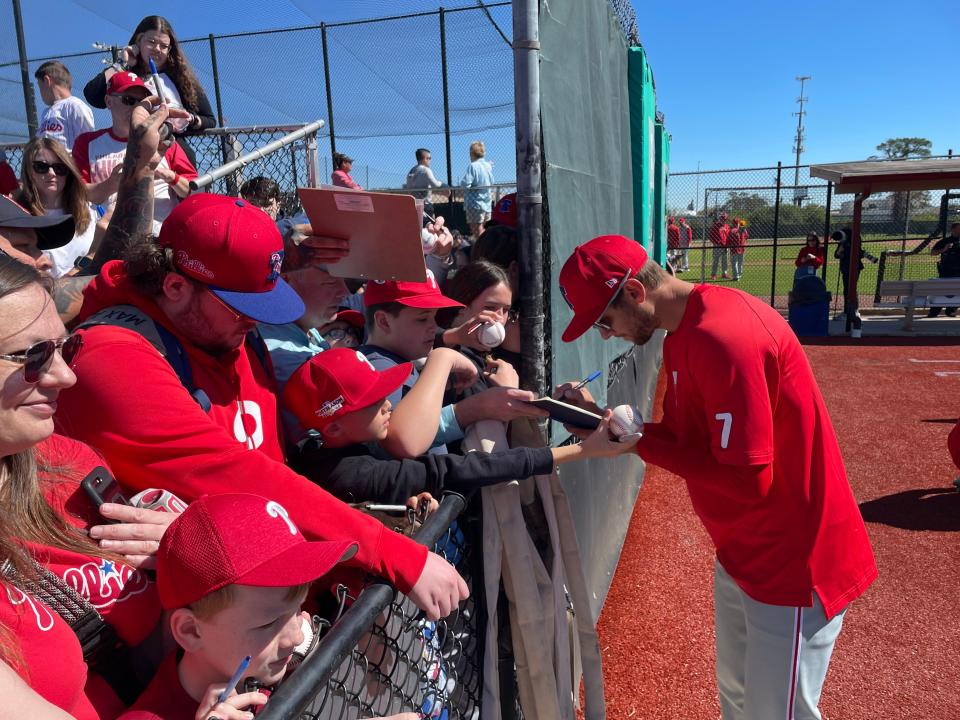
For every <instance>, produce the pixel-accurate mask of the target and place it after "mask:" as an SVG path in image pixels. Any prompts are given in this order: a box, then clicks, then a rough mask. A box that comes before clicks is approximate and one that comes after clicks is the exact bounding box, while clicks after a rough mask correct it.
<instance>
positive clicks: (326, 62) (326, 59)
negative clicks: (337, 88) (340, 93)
mask: <svg viewBox="0 0 960 720" xmlns="http://www.w3.org/2000/svg"><path fill="white" fill-rule="evenodd" d="M320 38H321V40H322V41H323V82H324V84H325V85H326V86H327V127H328V128H330V157H333V156H334V155H335V154H336V152H337V138H336V136H335V135H334V134H333V91H332V90H331V89H330V55H329V53H328V51H327V24H326V23H320Z"/></svg>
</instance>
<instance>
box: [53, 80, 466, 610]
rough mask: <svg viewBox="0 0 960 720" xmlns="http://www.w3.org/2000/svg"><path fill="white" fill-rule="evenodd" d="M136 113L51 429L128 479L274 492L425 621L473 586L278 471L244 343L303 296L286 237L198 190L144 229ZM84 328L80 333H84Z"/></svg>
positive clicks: (150, 119) (145, 123) (145, 173)
mask: <svg viewBox="0 0 960 720" xmlns="http://www.w3.org/2000/svg"><path fill="white" fill-rule="evenodd" d="M155 101H156V98H147V99H145V100H143V101H142V102H141V104H140V105H138V106H137V107H136V108H135V109H134V111H133V117H132V127H131V132H130V135H129V138H130V140H129V144H128V148H127V153H126V156H125V160H124V169H123V180H122V182H121V187H120V191H119V197H118V201H117V209H116V211H115V214H114V217H113V220H112V230H110V231H108V237H107V238H105V242H108V241H109V242H108V244H112V245H113V246H115V247H119V246H121V245H126V250H125V251H124V254H123V257H124V259H123V260H112V261H110V262H107V263H105V264H104V265H103V267H102V269H101V270H100V273H99V275H97V276H96V277H95V278H94V279H93V280H92V281H91V282H90V283H89V285H88V286H87V287H86V289H85V290H84V301H83V306H82V308H81V311H80V316H79V318H80V320H81V323H82V325H81V329H79V330H78V332H79V333H80V334H82V335H83V342H84V354H85V359H84V360H83V361H82V362H80V363H78V364H77V366H76V371H77V373H78V376H79V377H80V380H79V382H78V383H77V384H76V385H75V386H74V387H73V388H71V390H70V392H69V393H63V394H61V396H60V401H59V410H58V412H57V423H58V427H59V430H60V431H61V432H62V433H64V434H66V435H69V436H71V437H74V438H77V439H80V440H83V441H84V442H86V443H88V444H90V445H92V446H94V447H95V448H96V449H97V450H99V451H100V453H101V454H103V456H104V457H105V458H106V460H107V462H109V464H110V466H111V467H112V468H113V470H114V472H116V473H117V476H118V477H119V478H122V480H123V483H124V485H126V486H127V487H130V488H134V489H137V490H141V489H145V488H148V487H158V488H165V489H167V490H170V491H171V492H173V493H175V494H177V495H178V496H179V497H181V498H183V499H184V500H188V501H191V500H195V499H197V498H199V497H201V496H202V495H205V494H219V493H225V492H234V493H235V492H249V493H255V494H257V493H259V494H264V495H268V496H270V497H272V498H274V499H276V500H277V501H278V502H280V503H281V504H282V505H283V506H284V507H288V508H290V511H291V515H292V517H293V519H294V520H295V522H296V523H297V525H298V526H299V527H300V528H301V529H302V530H303V533H304V535H305V536H307V537H308V538H309V539H310V540H338V539H344V538H346V539H350V538H355V539H357V540H358V541H359V547H360V550H359V552H358V553H357V555H356V556H355V557H354V558H353V560H351V561H350V563H349V564H352V565H353V566H354V567H357V568H359V569H361V570H363V571H367V572H373V573H375V574H377V575H380V576H382V577H384V578H386V579H387V580H389V581H390V582H391V583H393V584H394V585H395V586H396V587H397V588H398V589H399V590H401V591H402V592H404V593H406V594H407V595H408V596H409V597H410V598H411V600H413V602H414V603H415V604H416V605H417V606H418V607H420V608H421V609H422V610H424V611H425V612H426V613H427V615H428V616H429V617H431V618H434V619H435V618H439V617H442V616H445V615H447V614H449V613H450V612H451V611H452V610H453V609H455V608H456V607H457V605H458V604H459V603H460V602H461V601H462V600H463V599H465V598H466V596H467V586H466V584H465V583H464V581H463V579H462V578H461V577H460V576H459V575H458V574H457V572H456V570H455V569H454V568H453V566H451V565H450V564H449V563H447V562H446V561H445V560H444V559H442V558H441V557H439V556H438V555H435V554H434V553H430V552H427V550H426V548H424V547H423V546H421V545H418V544H416V543H414V542H413V541H412V540H410V539H408V538H405V537H403V536H401V535H400V534H398V533H394V532H390V531H388V530H387V529H386V528H385V526H383V525H382V524H380V523H379V522H378V521H376V520H374V519H373V518H371V517H368V516H366V515H363V514H361V513H359V512H357V511H355V510H353V509H351V508H349V507H347V506H346V505H345V504H343V503H342V502H340V501H339V500H336V499H334V498H333V497H332V496H331V495H329V494H328V493H327V492H325V491H324V490H322V489H320V488H319V487H318V486H317V485H314V484H313V483H312V482H310V481H309V480H307V479H306V478H304V477H302V476H301V475H298V474H297V473H295V472H293V471H292V470H291V469H289V468H288V467H287V466H286V465H285V464H284V448H283V441H282V439H281V434H280V431H279V422H278V409H277V397H276V394H275V391H274V386H273V381H272V379H271V375H270V372H269V369H268V368H267V367H265V361H264V360H262V359H261V355H260V352H259V350H258V348H257V346H256V344H255V342H252V341H251V339H250V338H249V337H248V334H249V333H250V331H251V330H253V329H254V327H255V325H256V323H257V322H264V323H274V324H282V323H287V322H292V321H294V320H296V319H297V318H298V317H299V316H300V315H301V314H302V313H303V302H302V301H301V300H300V298H299V297H298V296H297V294H296V293H295V292H294V291H293V289H292V288H290V286H288V285H287V284H286V283H285V282H284V281H283V280H282V279H281V278H280V264H281V262H282V260H283V240H282V239H281V237H280V233H279V232H278V231H277V229H276V225H275V224H274V222H273V221H272V220H271V219H270V217H269V216H268V215H267V214H266V213H264V212H263V211H261V210H259V209H258V208H256V207H254V206H252V205H250V204H248V203H246V202H245V201H244V200H240V199H238V198H229V197H223V196H217V195H206V194H198V195H193V196H191V197H190V198H188V199H187V200H185V201H184V202H182V203H181V204H180V205H178V206H177V207H176V208H175V209H174V211H173V212H172V213H171V214H170V216H169V217H168V218H167V219H166V220H165V221H164V224H163V228H162V230H161V232H160V235H159V236H157V237H152V236H149V235H148V233H149V229H150V227H149V223H148V222H144V221H143V218H150V217H152V212H151V210H152V208H151V205H152V187H153V184H152V183H153V171H154V169H155V167H156V165H157V163H158V162H159V159H160V158H161V157H162V155H163V149H162V148H163V144H164V143H165V142H167V141H168V138H166V137H163V138H162V136H165V135H166V133H164V131H163V125H162V123H163V120H165V119H166V117H167V110H166V108H165V107H164V106H161V107H160V108H159V109H156V108H154V107H153V105H152V103H153V102H155ZM84 326H85V327H84Z"/></svg>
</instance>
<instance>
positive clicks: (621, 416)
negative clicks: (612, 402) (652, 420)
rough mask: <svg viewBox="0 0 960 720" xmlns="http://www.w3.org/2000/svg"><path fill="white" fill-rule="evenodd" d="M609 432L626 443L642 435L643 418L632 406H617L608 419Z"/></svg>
mask: <svg viewBox="0 0 960 720" xmlns="http://www.w3.org/2000/svg"><path fill="white" fill-rule="evenodd" d="M610 432H612V433H613V434H614V436H615V437H616V438H617V439H618V440H620V442H628V441H629V440H633V439H634V438H635V437H637V438H639V437H641V436H642V435H643V417H642V416H641V415H640V411H639V410H637V409H636V408H635V407H634V406H633V405H617V406H616V407H615V408H614V409H613V417H612V418H610Z"/></svg>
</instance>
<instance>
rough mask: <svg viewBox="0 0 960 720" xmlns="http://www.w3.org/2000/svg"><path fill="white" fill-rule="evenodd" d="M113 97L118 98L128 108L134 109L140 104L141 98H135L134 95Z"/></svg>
mask: <svg viewBox="0 0 960 720" xmlns="http://www.w3.org/2000/svg"><path fill="white" fill-rule="evenodd" d="M113 97H115V98H117V99H118V100H119V101H120V102H122V103H123V104H124V105H126V106H127V107H133V106H134V105H137V104H139V102H140V100H141V98H137V97H134V96H133V95H114V96H113Z"/></svg>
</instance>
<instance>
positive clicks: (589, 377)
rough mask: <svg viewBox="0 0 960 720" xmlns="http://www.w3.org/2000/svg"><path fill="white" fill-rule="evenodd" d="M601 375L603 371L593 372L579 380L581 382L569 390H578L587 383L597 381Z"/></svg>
mask: <svg viewBox="0 0 960 720" xmlns="http://www.w3.org/2000/svg"><path fill="white" fill-rule="evenodd" d="M601 375H603V371H602V370H594V371H593V372H592V373H590V374H589V375H587V376H586V377H585V378H584V379H583V380H581V381H580V382H578V383H577V384H576V385H574V386H573V387H572V388H571V390H579V389H580V388H582V387H583V386H584V385H586V384H587V383H591V382H593V381H594V380H596V379H597V378H598V377H600V376H601Z"/></svg>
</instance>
